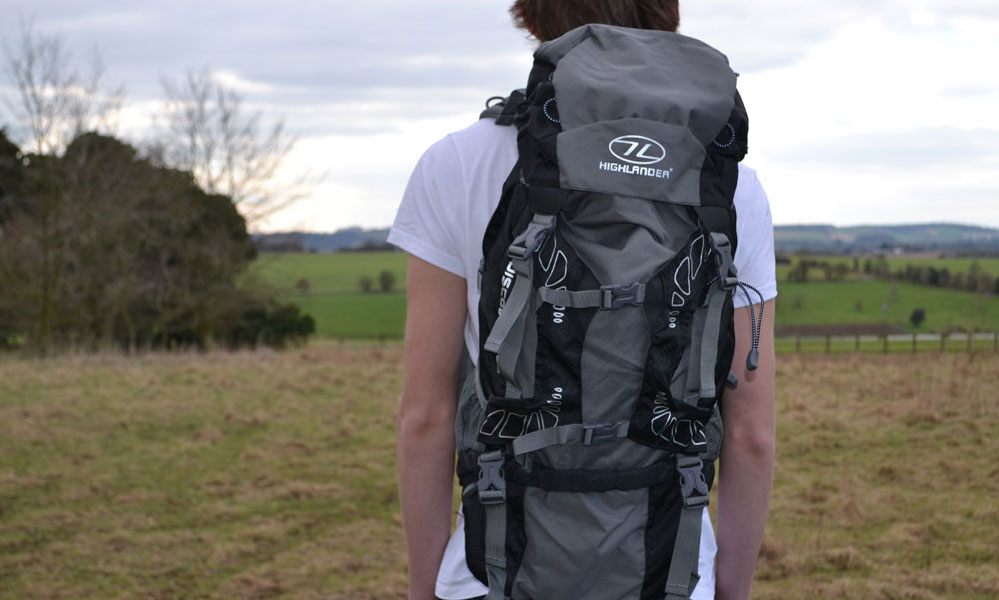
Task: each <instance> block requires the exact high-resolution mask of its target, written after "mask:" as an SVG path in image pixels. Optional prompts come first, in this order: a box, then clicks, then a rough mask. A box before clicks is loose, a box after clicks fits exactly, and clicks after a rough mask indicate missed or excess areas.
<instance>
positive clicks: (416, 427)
mask: <svg viewBox="0 0 999 600" xmlns="http://www.w3.org/2000/svg"><path fill="white" fill-rule="evenodd" d="M450 418H451V417H450V416H449V415H447V414H444V415H440V416H439V417H437V418H430V419H426V418H422V419H417V418H414V417H412V416H407V415H405V414H401V415H400V417H399V441H398V447H397V451H396V452H397V458H398V462H399V496H400V499H401V502H402V520H403V527H404V529H405V532H406V550H407V553H408V556H409V580H410V592H409V593H410V596H409V597H410V600H432V599H433V598H434V582H435V580H436V578H437V571H438V569H439V568H440V563H441V557H442V556H443V554H444V548H445V546H446V545H447V540H448V535H449V533H450V531H451V514H452V510H453V507H452V502H453V493H454V492H453V490H454V467H453V465H454V432H453V421H450Z"/></svg>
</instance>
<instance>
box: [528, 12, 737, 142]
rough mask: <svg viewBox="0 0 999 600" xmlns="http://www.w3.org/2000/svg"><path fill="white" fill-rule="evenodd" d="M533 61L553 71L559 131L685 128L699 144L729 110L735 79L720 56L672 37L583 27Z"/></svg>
mask: <svg viewBox="0 0 999 600" xmlns="http://www.w3.org/2000/svg"><path fill="white" fill-rule="evenodd" d="M534 59H535V61H536V62H547V63H549V64H552V65H556V66H558V68H557V69H556V71H555V74H554V78H553V80H552V81H553V83H554V84H555V90H556V101H557V103H558V107H559V118H560V121H561V126H562V129H563V130H569V129H573V128H576V127H580V126H584V125H587V124H590V123H595V122H598V121H609V120H614V119H625V118H643V119H650V120H655V121H662V122H665V123H672V124H675V125H683V126H686V127H688V128H689V129H690V131H691V133H693V135H694V137H696V138H697V140H698V141H699V142H700V143H701V145H706V144H709V143H711V141H712V140H713V139H714V138H715V136H716V135H718V132H719V130H721V129H722V128H723V127H724V126H725V123H726V122H728V119H729V116H730V115H731V114H732V109H733V107H734V102H735V101H734V98H735V93H736V78H737V75H736V74H735V73H734V72H733V71H732V69H731V68H730V67H729V64H728V59H727V58H726V57H725V55H724V54H722V53H721V52H719V51H718V50H715V49H714V48H712V47H711V46H708V45H707V44H705V43H704V42H701V41H699V40H696V39H694V38H690V37H687V36H684V35H680V34H678V33H672V32H668V31H657V30H648V29H631V28H627V27H615V26H611V25H596V24H591V25H583V26H582V27H577V28H576V29H574V30H572V31H570V32H568V33H566V34H565V35H563V36H562V37H560V38H557V39H555V40H552V41H549V42H545V43H543V44H542V45H541V46H540V47H539V48H538V49H537V51H535V53H534ZM664 91H668V97H666V96H664ZM528 92H530V89H529V90H528ZM583 98H585V99H587V101H585V102H581V101H579V99H583Z"/></svg>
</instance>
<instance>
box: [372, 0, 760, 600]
mask: <svg viewBox="0 0 999 600" xmlns="http://www.w3.org/2000/svg"><path fill="white" fill-rule="evenodd" d="M511 13H512V14H513V17H514V21H515V23H516V24H517V26H518V27H521V28H523V29H526V30H527V31H528V32H530V33H531V35H533V36H534V37H535V38H537V39H538V40H539V41H542V42H544V41H547V40H550V39H554V38H556V37H559V36H561V35H562V34H564V33H566V32H567V31H569V30H571V29H573V28H575V27H577V26H580V25H584V24H587V23H604V24H609V25H619V26H625V27H633V28H644V29H658V30H665V31H676V29H677V26H678V23H679V9H678V2H677V0H517V1H516V2H514V4H513V6H512V8H511ZM516 160H517V147H516V128H514V127H497V126H496V125H495V123H494V122H493V121H492V120H489V119H483V120H481V121H479V122H477V123H474V124H472V125H471V126H469V127H468V128H466V129H464V130H462V131H459V132H456V133H452V134H450V135H448V136H447V137H445V138H444V139H442V140H440V141H439V142H437V143H436V144H434V145H433V146H431V147H430V148H429V149H428V150H427V151H426V153H425V154H424V155H423V157H422V158H421V160H420V162H419V164H418V165H417V166H416V169H415V170H414V172H413V174H412V177H411V179H410V181H409V185H408V187H407V189H406V192H405V195H404V197H403V200H402V204H401V206H400V208H399V211H398V214H397V216H396V220H395V223H394V224H393V227H392V231H391V234H390V236H389V241H390V242H392V243H393V244H395V245H397V246H399V247H400V248H402V249H403V250H405V251H407V252H408V253H409V254H410V258H409V267H408V276H407V322H406V341H405V350H404V363H405V375H404V384H403V386H404V387H403V394H402V399H401V403H400V407H399V413H398V436H399V437H398V450H397V454H398V464H399V485H400V496H401V500H402V511H403V522H404V527H405V531H406V543H407V550H408V556H409V570H410V571H409V581H410V585H409V597H410V600H433V599H434V598H435V597H438V598H441V599H443V600H464V599H469V598H476V597H481V596H482V595H484V594H485V593H486V589H485V586H483V585H482V584H481V583H479V582H478V580H476V579H475V578H474V577H473V576H472V574H471V573H470V572H469V570H468V568H467V566H466V565H465V561H464V542H463V534H464V532H463V522H462V516H461V514H460V512H459V515H458V522H457V528H456V531H455V532H454V534H453V535H452V536H451V537H450V541H449V533H450V526H451V517H452V510H453V496H454V452H455V441H454V421H455V411H456V390H457V385H458V370H459V363H460V361H461V358H462V353H463V347H464V348H467V349H468V351H469V353H470V355H471V357H472V359H473V361H476V360H477V358H478V357H477V354H478V347H479V340H478V318H477V306H478V288H477V284H476V280H477V271H478V267H479V261H480V259H481V255H482V250H481V244H482V237H483V233H484V231H485V228H486V225H487V223H488V221H489V218H490V216H491V215H492V212H493V210H494V209H495V207H496V205H497V203H498V201H499V196H500V194H499V191H500V189H501V187H502V184H503V181H504V180H505V178H506V177H507V175H508V174H509V172H510V170H511V168H512V167H513V165H514V163H515V162H516ZM735 205H736V209H737V212H738V228H737V233H738V240H739V243H738V248H737V251H736V255H735V263H736V266H737V268H738V271H739V278H740V280H741V281H744V282H746V283H749V284H751V285H753V286H755V287H756V288H758V289H759V290H760V291H761V292H762V294H763V298H764V299H765V300H766V302H765V305H764V306H763V307H762V308H763V310H765V311H766V314H767V315H772V314H773V310H772V309H773V306H772V305H773V298H775V297H776V294H777V289H776V278H775V274H774V254H773V230H772V224H771V217H770V209H769V204H768V200H767V197H766V194H765V193H764V191H763V188H762V186H761V185H760V182H759V180H758V179H757V177H756V174H755V172H754V171H752V170H751V169H749V168H748V167H744V166H740V171H739V184H738V189H737V191H736V194H735ZM735 306H736V310H735V331H736V350H735V356H736V357H742V356H746V354H747V352H748V351H749V348H750V344H751V339H750V337H751V336H750V331H751V325H750V309H749V307H748V306H747V305H746V302H745V300H744V299H743V298H741V296H736V298H735ZM760 308H761V307H760V306H759V305H757V306H756V309H757V310H759V309H760ZM763 323H764V326H763V329H762V331H761V335H760V345H759V350H760V360H759V369H758V370H756V371H747V370H746V366H745V362H744V361H742V360H738V359H737V360H734V361H733V365H732V370H733V372H734V373H735V375H736V376H737V377H738V380H739V385H738V386H737V387H736V388H733V389H728V390H726V392H725V402H724V405H723V418H724V423H725V442H724V445H723V449H722V456H721V459H720V461H721V462H720V471H719V475H718V483H717V486H718V506H717V512H718V523H717V527H718V536H717V544H716V543H715V538H714V534H713V532H712V529H711V525H710V522H709V521H708V518H707V512H706V511H705V516H704V519H705V525H706V526H705V527H704V528H703V531H702V543H701V556H700V569H699V570H700V573H701V580H700V582H699V584H698V586H697V588H696V589H695V591H694V593H693V595H692V598H694V599H695V600H704V599H709V598H717V599H718V600H736V599H745V598H749V594H750V588H751V583H752V576H753V570H754V566H755V562H756V555H757V552H758V550H759V545H760V542H761V540H762V536H763V529H764V524H765V522H766V514H767V508H768V504H769V497H770V488H771V482H772V473H773V463H774V357H773V328H772V327H773V326H772V323H773V320H772V319H770V318H768V319H764V321H763Z"/></svg>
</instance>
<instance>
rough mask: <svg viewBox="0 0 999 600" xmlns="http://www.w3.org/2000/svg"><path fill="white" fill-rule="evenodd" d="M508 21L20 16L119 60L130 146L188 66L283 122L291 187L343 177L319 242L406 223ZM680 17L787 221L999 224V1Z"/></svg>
mask: <svg viewBox="0 0 999 600" xmlns="http://www.w3.org/2000/svg"><path fill="white" fill-rule="evenodd" d="M508 4H509V2H508V1H502V2H496V1H495V0H435V1H427V0H425V1H423V2H413V1H412V0H370V1H369V2H364V3H361V2H351V3H330V2H327V1H324V0H301V1H300V2H296V3H293V4H289V5H286V6H284V7H282V9H281V10H280V11H275V10H274V9H273V4H272V3H270V2H266V1H265V0H241V1H240V2H239V3H237V2H235V1H234V0H216V1H213V2H210V3H206V2H204V1H203V0H197V1H195V0H177V1H176V2H173V3H169V4H162V3H161V4H156V3H153V4H149V3H145V4H142V5H141V8H137V7H138V6H139V5H136V4H131V5H128V10H122V8H121V7H122V6H123V5H122V4H121V2H119V1H117V0H92V1H90V2H87V3H79V2H76V1H75V0H5V7H6V5H10V9H11V10H10V11H8V12H10V13H11V14H17V13H18V12H21V13H24V14H26V15H31V14H34V15H35V16H36V17H37V18H36V22H37V24H38V26H39V27H40V28H41V29H43V30H47V31H53V32H57V33H61V34H64V35H66V36H67V40H68V42H69V44H70V46H71V48H70V49H72V50H73V51H74V52H78V53H80V54H81V55H82V54H85V53H86V52H87V51H89V49H90V47H92V46H93V45H94V44H95V43H97V44H98V45H99V46H100V47H101V48H102V49H103V51H104V55H105V58H106V62H107V64H108V66H109V69H110V70H111V72H110V73H109V75H110V79H111V80H112V81H119V80H122V79H125V80H127V83H128V88H129V90H132V91H133V93H134V94H135V96H133V98H132V100H133V103H132V104H131V105H129V106H127V107H126V110H125V112H124V113H123V115H122V124H123V127H122V128H123V129H124V130H133V131H141V130H142V129H143V128H146V127H147V126H148V123H147V119H146V118H145V117H143V116H142V111H143V110H144V109H145V108H146V107H150V106H152V105H154V103H155V100H156V99H157V98H158V95H159V93H160V92H159V83H158V82H159V78H160V77H161V76H166V77H177V76H179V75H181V74H182V73H183V71H184V70H185V69H187V68H190V67H192V66H193V67H196V68H199V67H201V66H204V65H208V66H210V67H211V68H212V69H213V70H214V73H215V76H216V77H217V78H221V80H222V81H224V82H225V83H227V84H228V85H231V86H233V87H235V88H237V89H239V90H240V91H242V92H243V93H244V94H245V95H246V97H247V102H248V103H249V106H252V107H263V108H266V109H267V111H268V113H270V114H274V115H284V116H285V118H286V121H287V125H288V127H289V129H291V130H292V131H294V132H296V133H297V134H299V135H300V136H301V142H300V144H299V146H298V148H297V150H296V152H295V153H294V155H293V156H292V157H291V159H290V161H289V162H290V164H289V165H288V171H289V172H299V171H301V170H310V171H312V172H314V173H316V172H319V173H328V174H329V176H328V178H327V179H326V180H325V181H324V182H322V183H321V184H320V185H319V186H317V188H316V190H315V194H314V196H313V198H312V199H310V200H309V201H308V202H303V203H302V204H301V205H300V206H298V207H296V208H295V209H292V210H289V211H288V212H287V213H285V214H283V215H279V216H277V217H275V218H274V219H272V221H271V222H270V223H269V224H268V227H269V228H283V227H291V226H299V225H301V226H303V227H304V228H307V229H314V230H317V229H335V228H337V227H340V226H346V225H353V224H361V225H367V226H376V225H387V224H388V223H390V222H391V219H392V216H393V215H394V211H395V206H396V204H397V203H398V199H399V197H400V196H401V193H402V190H403V187H404V185H405V182H406V179H407V178H408V174H409V170H410V169H411V168H412V166H413V165H414V164H415V162H416V160H417V158H418V157H419V155H420V153H421V152H422V151H423V149H424V148H426V147H427V146H429V145H430V144H431V143H432V142H434V141H435V140H437V139H439V138H440V137H442V136H443V135H444V134H446V133H447V132H449V131H452V130H454V129H457V128H460V127H462V126H464V125H466V124H468V123H470V122H471V121H472V120H474V119H475V117H476V115H477V113H478V112H479V110H481V107H482V102H483V100H484V99H485V98H486V97H487V96H490V95H494V94H501V93H505V92H507V91H509V90H510V89H512V88H514V87H519V86H522V85H523V84H524V83H525V81H526V76H527V72H528V69H529V67H530V54H531V50H532V47H531V44H530V43H528V42H527V41H525V36H524V34H522V33H521V32H518V31H516V30H514V29H513V27H512V26H511V25H510V20H509V16H508V15H507V13H506V9H507V6H508ZM682 12H683V23H682V31H683V32H684V33H686V34H688V35H693V36H695V37H699V38H702V39H704V40H705V41H707V42H708V43H710V44H712V45H714V46H716V47H717V48H719V49H720V50H722V51H723V52H725V53H726V54H727V55H728V56H729V57H730V60H731V62H732V65H733V68H735V69H736V70H737V71H739V72H740V73H741V74H742V77H741V79H740V88H741V90H742V93H743V96H744V98H745V100H746V103H747V106H748V107H749V110H750V122H751V133H750V148H751V153H750V156H749V158H748V162H749V163H750V164H751V165H752V166H754V167H756V168H757V170H758V171H759V173H760V177H761V179H762V180H763V181H764V183H765V184H766V185H767V189H768V191H769V194H770V197H771V202H772V207H773V214H774V217H775V219H776V221H777V222H780V223H790V222H802V221H809V222H834V223H841V224H842V223H860V222H867V221H879V222H894V221H927V220H941V219H945V220H958V221H968V222H974V223H979V224H987V225H992V226H999V210H997V209H995V208H992V207H993V206H999V203H996V202H995V200H999V198H997V197H996V196H999V180H997V176H996V175H993V173H997V172H999V168H997V166H999V165H997V162H999V158H997V155H996V152H995V151H994V150H993V148H995V147H996V144H995V143H993V141H994V140H995V136H996V135H999V134H997V132H999V111H997V110H996V109H995V107H996V106H999V76H997V75H996V74H995V69H994V68H992V66H991V65H990V64H989V62H988V58H989V57H991V56H992V54H994V50H995V40H996V39H999V3H996V2H992V1H985V0H946V1H945V0H842V1H841V2H838V3H833V4H830V3H824V4H823V3H818V4H816V3H801V2H800V0H759V1H758V2H754V3H732V2H727V1H726V2H723V1H722V0H701V1H700V2H696V3H682ZM219 23H225V24H226V25H225V27H219V26H218V24H219ZM9 33H10V31H9V27H7V26H5V25H4V24H0V35H6V34H9ZM144 119H146V120H144ZM965 139H967V140H968V143H967V144H964V143H963V140H965ZM376 155H384V156H383V160H381V161H380V162H378V163H377V165H374V166H373V163H372V161H371V157H372V156H376ZM986 200H989V201H986Z"/></svg>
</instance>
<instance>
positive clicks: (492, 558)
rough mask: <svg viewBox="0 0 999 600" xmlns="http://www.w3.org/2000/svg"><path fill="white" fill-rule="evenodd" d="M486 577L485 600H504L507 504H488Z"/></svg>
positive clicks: (486, 508) (486, 509) (486, 507)
mask: <svg viewBox="0 0 999 600" xmlns="http://www.w3.org/2000/svg"><path fill="white" fill-rule="evenodd" d="M485 511H486V539H485V545H486V548H485V551H486V552H485V554H486V577H487V581H488V582H489V593H488V594H486V597H485V599H484V600H503V598H504V591H505V588H506V503H503V502H500V503H497V504H486V505H485Z"/></svg>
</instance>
